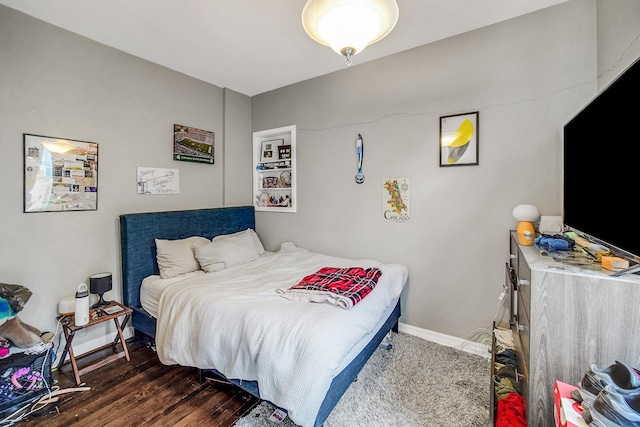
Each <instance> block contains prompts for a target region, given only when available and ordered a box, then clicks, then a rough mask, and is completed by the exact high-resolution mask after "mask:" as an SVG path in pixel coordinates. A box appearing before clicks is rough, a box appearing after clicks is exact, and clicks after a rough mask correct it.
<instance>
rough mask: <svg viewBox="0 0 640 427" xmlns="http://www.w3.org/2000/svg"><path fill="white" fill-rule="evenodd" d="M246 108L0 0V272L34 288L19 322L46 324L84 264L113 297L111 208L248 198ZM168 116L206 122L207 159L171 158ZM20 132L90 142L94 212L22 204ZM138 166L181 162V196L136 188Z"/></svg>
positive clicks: (233, 96)
mask: <svg viewBox="0 0 640 427" xmlns="http://www.w3.org/2000/svg"><path fill="white" fill-rule="evenodd" d="M225 92H226V93H225ZM225 102H226V103H227V104H228V107H226V106H225ZM223 113H224V114H223ZM250 114H251V113H250V99H249V98H248V97H247V96H245V95H241V94H237V93H234V92H233V91H223V89H221V88H219V87H216V86H213V85H211V84H208V83H205V82H202V81H200V80H196V79H193V78H191V77H187V76H185V75H183V74H180V73H177V72H175V71H171V70H168V69H166V68H163V67H160V66H158V65H155V64H152V63H150V62H147V61H144V60H142V59H139V58H136V57H133V56H131V55H128V54H125V53H123V52H120V51H118V50H115V49H112V48H109V47H105V46H103V45H100V44H98V43H95V42H93V41H91V40H89V39H86V38H83V37H80V36H78V35H76V34H73V33H70V32H67V31H64V30H61V29H59V28H57V27H54V26H52V25H49V24H46V23H43V22H42V21H39V20H36V19H33V18H31V17H29V16H27V15H24V14H22V13H19V12H16V11H14V10H13V9H9V8H6V7H4V6H0V147H1V148H2V154H1V155H0V181H2V182H3V185H2V186H0V218H1V220H0V282H3V283H21V284H24V285H25V286H27V287H28V288H29V289H31V291H32V292H33V296H32V297H31V299H30V301H29V302H28V304H27V305H26V307H25V309H24V310H23V311H22V312H21V313H20V317H21V318H22V320H23V321H25V322H27V323H30V324H32V325H33V326H35V327H37V328H39V329H41V330H51V331H54V330H55V328H56V324H55V317H56V314H57V302H58V301H59V300H60V299H62V298H63V297H66V296H72V295H73V294H74V292H75V290H76V289H77V287H78V284H80V283H81V282H85V281H87V280H88V277H89V276H90V275H91V274H93V273H98V272H103V271H110V272H112V273H113V290H112V291H111V292H109V293H107V294H106V297H107V298H109V299H117V300H122V297H121V295H122V291H121V279H120V246H119V226H118V216H119V215H120V214H123V213H129V212H142V211H158V210H169V209H195V208H208V207H220V206H223V203H225V201H224V200H223V197H226V199H227V200H226V204H227V205H241V204H250V203H251V190H250V185H251V178H250V176H251V175H250V164H249V162H250V154H249V153H250V146H251V127H250V123H251V115H250ZM173 124H183V125H188V126H193V127H197V128H200V129H205V130H209V131H214V132H215V133H216V135H215V137H216V142H215V164H214V165H205V164H196V163H188V162H178V161H173V160H172V142H173V141H172V140H173ZM23 133H30V134H36V135H46V136H53V137H61V138H69V139H76V140H82V141H90V142H96V143H98V144H99V159H98V162H99V178H98V184H99V188H98V194H99V201H98V210H97V211H91V212H63V213H62V212H60V213H57V212H56V213H28V214H25V213H23V196H22V191H23V183H22V170H23V169H22V168H23V165H22V162H23V155H22V149H23V148H22V147H23V145H22V139H23V135H22V134H23ZM225 134H226V135H228V140H227V141H224V139H223V138H224V135H225ZM223 142H225V143H224V144H223ZM225 146H226V147H225ZM225 148H226V150H228V151H229V153H230V156H231V157H232V160H231V161H230V163H231V165H232V166H231V167H223V166H224V163H225V162H224V160H225V154H226V153H225ZM233 156H236V157H237V159H233ZM138 166H146V167H159V168H175V169H179V174H180V194H176V195H167V196H157V195H153V196H150V195H138V194H137V187H136V167H138ZM238 168H240V169H238ZM223 171H224V173H223ZM239 171H242V172H243V173H240V174H239ZM238 175H240V177H238ZM224 182H226V183H227V187H226V188H225V187H224V185H223V183H224ZM104 328H106V329H110V330H113V329H112V327H111V324H104ZM98 329H100V327H96V328H92V329H90V330H88V331H86V332H84V331H83V332H84V335H86V336H83V337H78V338H77V340H78V344H79V345H81V344H82V343H83V340H84V341H86V342H88V341H89V340H91V339H93V338H97V339H100V338H101V337H102V338H104V335H105V330H98ZM81 335H82V334H81Z"/></svg>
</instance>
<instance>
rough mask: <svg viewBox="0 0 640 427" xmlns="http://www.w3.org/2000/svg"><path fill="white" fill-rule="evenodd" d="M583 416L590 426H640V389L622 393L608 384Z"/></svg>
mask: <svg viewBox="0 0 640 427" xmlns="http://www.w3.org/2000/svg"><path fill="white" fill-rule="evenodd" d="M582 418H583V419H584V420H585V421H586V422H587V424H589V427H621V426H623V427H640V391H637V392H636V393H631V394H621V393H617V392H616V391H615V389H614V387H613V386H611V385H608V386H606V387H605V388H604V389H603V390H602V391H601V392H600V394H598V397H596V399H595V400H594V401H593V405H592V406H591V408H589V409H586V410H585V411H584V412H583V413H582Z"/></svg>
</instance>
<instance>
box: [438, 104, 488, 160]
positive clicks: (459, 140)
mask: <svg viewBox="0 0 640 427" xmlns="http://www.w3.org/2000/svg"><path fill="white" fill-rule="evenodd" d="M478 124H479V123H478V112H477V111H474V112H471V113H464V114H454V115H450V116H443V117H440V166H442V167H444V166H470V165H478V140H479V133H478Z"/></svg>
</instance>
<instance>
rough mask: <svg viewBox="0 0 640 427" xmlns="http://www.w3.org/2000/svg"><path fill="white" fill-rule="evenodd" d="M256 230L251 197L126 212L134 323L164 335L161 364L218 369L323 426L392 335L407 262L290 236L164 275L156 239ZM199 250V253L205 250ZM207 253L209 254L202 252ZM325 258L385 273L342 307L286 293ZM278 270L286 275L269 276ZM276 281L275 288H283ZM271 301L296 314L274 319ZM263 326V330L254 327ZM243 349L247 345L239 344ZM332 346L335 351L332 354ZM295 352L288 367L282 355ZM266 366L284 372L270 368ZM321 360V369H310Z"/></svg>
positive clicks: (125, 265)
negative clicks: (318, 247) (252, 253)
mask: <svg viewBox="0 0 640 427" xmlns="http://www.w3.org/2000/svg"><path fill="white" fill-rule="evenodd" d="M253 230H255V218H254V209H253V207H251V206H241V207H227V208H215V209H196V210H181V211H166V212H149V213H131V214H124V215H121V216H120V234H121V236H120V237H121V254H122V281H123V302H124V303H125V304H126V305H127V306H129V307H131V308H132V309H133V313H132V317H131V325H132V327H133V329H134V332H135V336H136V339H148V340H152V341H153V342H155V343H156V347H157V350H158V356H159V358H160V360H161V361H162V363H165V364H179V365H183V366H192V367H195V368H198V369H200V370H203V371H213V372H215V373H216V374H218V375H220V376H222V377H224V378H226V379H228V380H229V381H230V382H232V383H233V384H235V385H237V386H238V387H240V388H242V389H243V390H245V391H247V392H249V393H251V394H253V395H255V396H256V397H258V398H260V399H264V400H267V401H269V402H271V403H272V404H274V405H275V406H277V407H279V408H281V409H283V410H285V411H288V412H289V416H290V417H291V419H292V421H294V422H296V423H297V424H299V425H301V426H304V427H310V426H314V427H319V426H322V425H323V423H324V422H325V420H326V419H327V417H328V416H329V414H330V413H331V410H332V409H333V408H334V406H335V405H336V403H337V402H338V401H339V399H340V398H341V397H342V395H343V394H344V392H345V391H346V390H347V388H348V387H349V385H350V384H351V382H352V381H354V380H355V379H356V377H357V374H358V372H360V370H361V369H362V367H363V366H364V364H365V363H366V361H367V360H368V359H369V357H370V356H371V355H372V354H373V352H374V351H375V349H376V348H377V347H378V345H379V344H380V343H381V342H382V340H383V339H384V337H385V336H386V335H387V334H388V333H389V332H390V331H392V330H393V331H395V332H397V325H398V319H399V317H400V292H401V291H402V288H403V287H404V285H405V283H406V281H407V270H406V268H405V267H404V266H401V265H398V264H381V263H378V262H377V261H373V260H346V259H343V258H337V257H331V256H328V255H324V254H315V253H312V252H309V251H306V250H305V249H303V248H298V247H297V246H295V244H293V243H289V242H286V243H283V244H282V246H281V248H280V250H278V251H277V252H267V251H265V252H264V253H263V254H260V257H258V258H257V259H255V260H252V261H250V262H245V263H240V265H233V266H231V267H230V268H220V269H218V268H217V267H215V268H213V267H211V266H215V265H216V264H209V265H208V267H211V268H207V271H206V272H202V271H195V272H192V273H187V274H184V276H182V275H178V276H176V277H173V278H171V279H168V280H164V279H160V277H161V276H160V268H159V266H158V259H159V258H158V255H160V254H159V253H158V252H157V248H160V249H161V250H162V248H161V246H157V244H156V243H157V239H159V240H160V241H169V242H173V241H178V240H188V239H206V240H207V241H211V240H212V239H216V241H218V240H219V239H224V238H226V236H234V235H240V234H242V235H244V234H245V232H249V231H250V232H251V233H252V234H253V235H254V236H255V232H254V231H253ZM208 246H212V245H208ZM208 246H205V247H208ZM198 251H199V252H196V253H198V254H200V252H202V251H200V250H198ZM200 260H202V258H198V261H200ZM327 264H331V265H332V266H333V267H354V268H355V267H356V265H358V266H362V267H365V266H366V267H375V269H378V270H379V271H381V272H382V273H381V275H380V279H379V281H378V284H377V285H375V287H372V289H371V290H370V293H369V294H368V295H366V297H364V298H362V299H361V300H360V301H357V306H356V305H354V306H353V307H342V308H341V307H340V306H339V304H336V302H335V301H334V302H333V304H324V303H316V302H304V301H299V300H297V298H298V297H299V296H300V295H299V294H296V295H293V294H289V295H287V292H290V289H292V287H291V286H290V285H291V284H295V283H296V282H298V281H299V279H300V278H301V277H303V276H304V275H305V274H307V273H309V274H311V273H313V272H314V271H316V268H317V267H318V266H326V265H327ZM203 265H205V264H203ZM358 268H360V267H358ZM305 269H306V270H305ZM375 269H374V270H375ZM272 271H273V272H274V273H273V274H275V275H276V276H277V277H282V278H283V280H280V279H278V280H275V279H274V280H272V281H269V280H268V278H269V277H270V276H269V274H271V272H272ZM367 271H369V270H367ZM263 278H264V280H263ZM280 282H282V283H280ZM143 283H144V284H145V286H144V287H143ZM149 283H154V284H158V283H160V284H162V286H163V287H161V288H160V289H161V291H158V290H157V289H156V290H155V292H156V295H157V299H155V300H153V299H152V298H150V297H149V295H152V294H153V292H150V291H149V289H154V288H153V287H151V288H149ZM229 283H233V286H232V287H231V286H229ZM245 288H246V289H247V292H250V293H254V294H255V293H256V292H257V294H259V295H260V297H259V298H260V299H261V301H262V302H261V305H255V304H256V303H255V302H254V301H253V300H252V301H251V302H249V301H248V300H246V302H245V299H246V298H245V296H244V295H241V294H240V292H244V289H245ZM274 288H277V289H275V292H274ZM230 289H233V292H231V291H230ZM256 289H257V290H256ZM210 291H211V292H214V291H215V292H222V293H221V294H216V296H212V295H209V294H208V293H209V292H210ZM141 294H142V298H141ZM220 295H221V296H220ZM303 297H304V295H303ZM303 299H304V298H303ZM232 300H233V302H230V301H232ZM151 301H155V303H154V304H151ZM236 301H240V303H244V304H245V306H244V308H243V310H244V311H242V310H240V309H238V310H237V311H233V310H232V307H235V306H236ZM216 304H217V305H216ZM247 304H249V305H247ZM143 305H144V306H145V307H146V308H147V309H145V307H143ZM239 305H241V304H239ZM267 306H269V307H273V310H272V309H271V308H269V310H271V311H275V312H279V313H284V312H286V311H287V310H289V309H291V310H294V311H292V313H295V314H290V315H289V316H288V318H289V319H294V321H291V320H290V321H287V322H285V323H283V324H279V325H278V326H275V325H276V324H275V323H274V324H273V325H272V324H271V323H267V322H271V321H272V319H271V314H270V313H271V311H266V310H267ZM185 307H186V308H185ZM238 313H240V314H238ZM311 313H313V314H311ZM273 316H275V314H274V315H273ZM311 316H319V317H316V319H320V318H321V319H326V322H325V320H322V321H317V320H315V321H314V317H311ZM349 316H354V317H349ZM204 319H206V321H203V320H204ZM273 321H276V318H275V317H274V319H273ZM251 322H253V323H251ZM305 322H306V323H305ZM310 322H312V323H310ZM313 322H315V323H313ZM332 322H333V323H332ZM312 324H313V325H314V326H313V327H310V326H309V325H312ZM325 324H326V326H325ZM347 324H348V325H349V327H348V328H347V327H346V326H345V325H347ZM351 324H353V325H354V326H353V327H352V326H351ZM210 325H217V327H211V326H210ZM220 325H224V327H220ZM269 325H272V326H269ZM285 325H286V326H285ZM305 325H306V327H305ZM238 328H244V329H238ZM358 328H359V330H357V331H354V332H351V330H352V329H358ZM216 330H219V331H223V332H224V334H223V336H221V337H219V336H217V335H214V334H215V333H216V332H215V331H216ZM300 330H301V331H303V332H304V334H305V335H302V332H299V331H300ZM337 330H339V331H337ZM261 331H262V332H261ZM292 331H295V334H294V333H293V332H292ZM260 333H263V334H264V337H263V336H259V335H256V334H260ZM299 333H300V336H301V337H304V339H302V338H301V339H300V340H301V341H303V340H306V341H304V343H303V344H298V346H297V347H295V346H293V347H291V348H290V347H289V345H290V344H291V345H295V344H296V343H295V342H293V340H294V338H293V337H294V336H295V337H296V338H295V339H298V338H297V337H298V334H299ZM307 334H308V336H307ZM191 335H193V336H191ZM343 336H345V337H346V338H343ZM331 337H332V338H331ZM185 340H186V341H185ZM225 340H227V341H225ZM245 347H246V349H245ZM269 348H270V349H269ZM328 349H331V350H328ZM245 350H246V352H247V354H245V355H243V354H241V353H240V352H241V351H245ZM325 351H328V352H329V353H328V354H327V355H325V354H324V352H325ZM308 355H311V356H308ZM314 357H315V358H317V357H321V358H325V359H327V360H331V363H325V364H324V365H327V368H326V370H327V372H324V370H325V367H324V366H321V367H318V366H317V364H316V365H314V364H312V362H307V359H313V358H314ZM287 358H288V359H289V363H290V364H291V366H290V367H289V368H287V367H286V366H284V367H283V363H282V361H283V359H287ZM252 363H255V364H259V366H253V365H252ZM314 363H317V362H314ZM237 365H240V366H237ZM285 365H286V364H285ZM265 368H268V370H271V371H272V372H275V373H277V375H271V377H269V376H268V375H265V373H264V370H265ZM260 369H262V371H260ZM287 369H288V371H287ZM315 369H318V374H317V375H316V374H311V372H315ZM272 377H273V378H272ZM305 387H309V389H307V388H305Z"/></svg>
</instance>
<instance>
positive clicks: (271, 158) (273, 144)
mask: <svg viewBox="0 0 640 427" xmlns="http://www.w3.org/2000/svg"><path fill="white" fill-rule="evenodd" d="M282 144H284V139H271V140H269V141H262V151H261V152H260V153H261V158H260V161H262V162H277V161H278V155H277V154H276V153H277V152H278V151H277V150H278V147H279V146H280V145H282Z"/></svg>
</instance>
